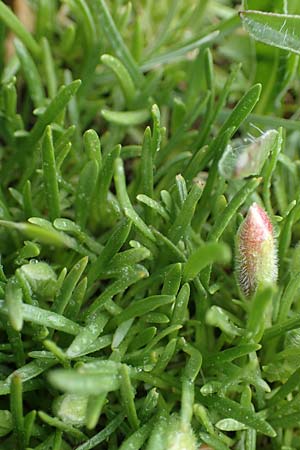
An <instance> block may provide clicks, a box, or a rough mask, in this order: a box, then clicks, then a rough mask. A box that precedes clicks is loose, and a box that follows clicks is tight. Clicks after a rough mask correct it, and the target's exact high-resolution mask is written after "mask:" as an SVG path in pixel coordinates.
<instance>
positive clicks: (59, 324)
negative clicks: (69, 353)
mask: <svg viewBox="0 0 300 450" xmlns="http://www.w3.org/2000/svg"><path fill="white" fill-rule="evenodd" d="M0 312H1V313H3V314H8V310H7V308H6V307H5V305H4V301H3V300H0ZM23 320H24V321H28V322H33V323H37V324H39V325H45V326H46V327H49V328H54V329H56V330H61V331H64V332H65V333H69V334H73V335H76V334H77V333H78V332H79V331H80V330H81V327H80V325H78V324H77V323H75V322H72V321H71V320H69V319H66V318H65V317H63V316H61V315H59V314H56V313H54V312H50V311H47V310H45V309H42V308H38V307H37V306H32V305H27V304H25V303H23Z"/></svg>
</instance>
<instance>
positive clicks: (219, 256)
mask: <svg viewBox="0 0 300 450" xmlns="http://www.w3.org/2000/svg"><path fill="white" fill-rule="evenodd" d="M230 259H231V251H230V248H229V247H228V246H227V245H226V244H223V243H217V242H208V243H205V244H204V245H203V246H201V247H199V248H198V249H197V250H196V251H195V252H193V253H192V254H191V255H190V256H189V258H188V260H187V262H186V264H185V265H184V269H183V278H184V279H185V280H192V279H194V278H195V276H196V275H197V274H198V273H199V272H201V270H202V269H204V267H206V266H208V265H209V264H212V263H214V262H219V263H223V264H224V263H225V264H226V263H228V262H229V261H230Z"/></svg>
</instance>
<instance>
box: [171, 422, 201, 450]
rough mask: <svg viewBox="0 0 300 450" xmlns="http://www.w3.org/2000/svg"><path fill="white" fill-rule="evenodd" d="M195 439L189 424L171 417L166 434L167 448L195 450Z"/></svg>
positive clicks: (172, 449)
mask: <svg viewBox="0 0 300 450" xmlns="http://www.w3.org/2000/svg"><path fill="white" fill-rule="evenodd" d="M196 448H197V445H196V439H195V436H194V433H193V431H192V428H191V426H190V424H182V423H181V422H180V420H179V419H177V418H176V419H175V417H173V418H172V420H171V421H170V423H169V428H168V431H167V436H166V449H167V450H196Z"/></svg>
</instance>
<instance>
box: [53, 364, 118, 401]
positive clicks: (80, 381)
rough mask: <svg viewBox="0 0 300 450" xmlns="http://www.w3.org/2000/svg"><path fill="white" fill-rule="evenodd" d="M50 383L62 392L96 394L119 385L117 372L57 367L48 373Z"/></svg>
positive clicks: (113, 389)
mask: <svg viewBox="0 0 300 450" xmlns="http://www.w3.org/2000/svg"><path fill="white" fill-rule="evenodd" d="M49 381H50V383H51V384H52V385H53V386H54V387H56V388H57V389H60V390H62V391H64V392H69V393H75V394H84V395H97V394H100V393H101V392H110V391H116V390H117V389H119V387H120V377H119V374H118V373H113V372H111V373H103V374H101V373H99V372H98V373H81V372H80V371H75V370H71V369H70V370H67V369H57V370H53V371H52V372H50V373H49Z"/></svg>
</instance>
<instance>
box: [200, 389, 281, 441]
mask: <svg viewBox="0 0 300 450" xmlns="http://www.w3.org/2000/svg"><path fill="white" fill-rule="evenodd" d="M199 398H200V396H199ZM201 402H202V403H203V404H204V405H206V406H208V407H210V408H214V409H215V410H216V411H218V412H219V414H221V415H222V416H223V417H228V418H232V419H235V420H237V421H238V422H241V423H244V424H245V425H247V426H249V427H251V428H254V429H255V430H257V431H258V432H259V433H262V434H264V435H266V436H270V437H275V436H276V432H275V431H274V429H273V428H272V427H271V425H270V424H269V423H268V422H266V421H265V420H264V419H262V418H261V417H259V416H258V415H257V414H256V413H255V412H253V411H252V410H251V409H250V408H245V407H244V406H241V405H240V404H239V403H237V402H235V401H233V400H230V399H228V398H225V397H224V398H222V397H218V396H208V397H203V396H201Z"/></svg>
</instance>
